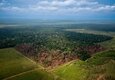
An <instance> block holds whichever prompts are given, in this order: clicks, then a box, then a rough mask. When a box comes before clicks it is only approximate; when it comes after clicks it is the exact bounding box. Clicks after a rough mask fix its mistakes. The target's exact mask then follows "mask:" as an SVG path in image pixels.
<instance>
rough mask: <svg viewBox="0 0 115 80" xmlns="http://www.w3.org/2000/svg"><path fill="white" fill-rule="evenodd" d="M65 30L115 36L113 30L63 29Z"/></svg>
mask: <svg viewBox="0 0 115 80" xmlns="http://www.w3.org/2000/svg"><path fill="white" fill-rule="evenodd" d="M65 31H72V32H78V33H87V34H97V35H107V36H112V37H115V32H110V31H109V32H106V31H96V30H88V29H65Z"/></svg>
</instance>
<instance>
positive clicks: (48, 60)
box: [16, 44, 105, 69]
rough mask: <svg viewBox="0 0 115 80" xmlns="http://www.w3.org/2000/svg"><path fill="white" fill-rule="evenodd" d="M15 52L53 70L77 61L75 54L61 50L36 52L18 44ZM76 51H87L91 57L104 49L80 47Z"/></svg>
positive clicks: (29, 46) (94, 46)
mask: <svg viewBox="0 0 115 80" xmlns="http://www.w3.org/2000/svg"><path fill="white" fill-rule="evenodd" d="M16 50H18V51H19V52H21V53H22V54H23V55H25V56H26V57H28V58H30V59H32V60H34V61H35V62H37V63H40V64H41V65H42V66H44V67H45V68H48V69H53V68H54V67H57V66H59V65H62V64H64V63H67V62H70V61H72V60H76V59H79V56H78V55H77V52H76V53H74V54H70V53H67V52H64V51H61V50H50V51H48V50H44V49H42V50H40V51H37V50H36V49H35V48H34V47H33V46H32V45H29V44H20V45H18V46H16ZM76 50H77V51H87V53H88V54H89V55H91V56H92V55H93V54H94V53H96V52H100V51H103V50H105V49H104V48H103V47H102V46H100V45H92V46H84V47H82V46H81V47H78V48H77V49H76Z"/></svg>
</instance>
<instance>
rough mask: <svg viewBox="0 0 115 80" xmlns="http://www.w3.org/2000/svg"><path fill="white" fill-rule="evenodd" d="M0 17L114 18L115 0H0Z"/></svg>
mask: <svg viewBox="0 0 115 80" xmlns="http://www.w3.org/2000/svg"><path fill="white" fill-rule="evenodd" d="M0 18H9V19H10V18H33V19H34V18H36V19H68V20H69V19H71V20H72V19H73V20H74V19H75V20H115V0H0Z"/></svg>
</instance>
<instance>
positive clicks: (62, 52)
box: [0, 26, 112, 67]
mask: <svg viewBox="0 0 115 80" xmlns="http://www.w3.org/2000/svg"><path fill="white" fill-rule="evenodd" d="M67 28H68V27H67ZM64 29H65V28H64V27H62V26H61V27H59V26H55V27H50V26H47V27H36V26H35V27H24V28H22V27H20V28H7V27H6V28H1V29H0V48H8V47H15V48H16V49H17V50H18V51H20V52H21V53H23V54H24V55H25V56H28V57H29V58H32V59H33V60H35V61H36V62H40V63H41V64H43V65H44V66H46V67H48V66H51V67H54V66H57V65H60V64H63V63H65V62H68V61H71V60H73V59H78V58H79V59H81V60H86V59H87V58H89V57H90V56H92V55H93V53H95V52H99V51H102V50H104V49H105V48H103V47H102V46H100V45H99V44H97V43H99V42H103V41H106V40H110V39H112V37H110V36H105V35H94V34H85V33H76V32H69V31H64ZM54 63H56V64H54Z"/></svg>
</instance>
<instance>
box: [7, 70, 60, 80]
mask: <svg viewBox="0 0 115 80" xmlns="http://www.w3.org/2000/svg"><path fill="white" fill-rule="evenodd" d="M6 80H61V79H59V77H56V76H55V75H52V74H51V73H48V72H46V71H44V70H40V69H37V68H36V69H35V70H32V71H28V72H25V73H22V74H19V75H17V76H14V77H11V78H8V79H6Z"/></svg>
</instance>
